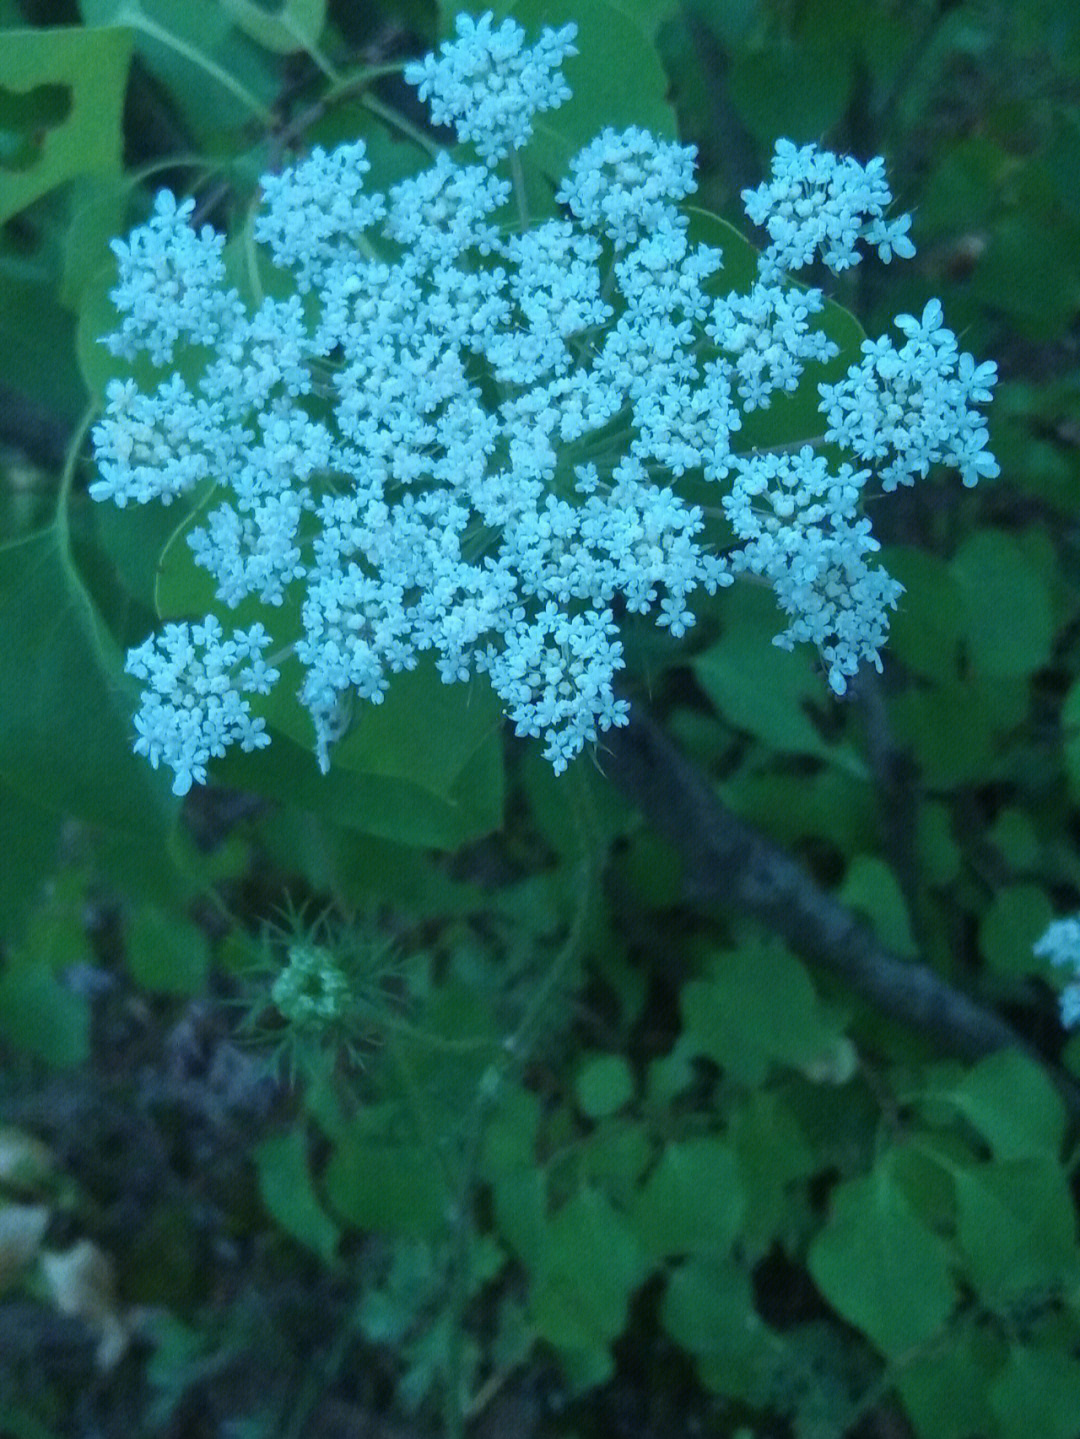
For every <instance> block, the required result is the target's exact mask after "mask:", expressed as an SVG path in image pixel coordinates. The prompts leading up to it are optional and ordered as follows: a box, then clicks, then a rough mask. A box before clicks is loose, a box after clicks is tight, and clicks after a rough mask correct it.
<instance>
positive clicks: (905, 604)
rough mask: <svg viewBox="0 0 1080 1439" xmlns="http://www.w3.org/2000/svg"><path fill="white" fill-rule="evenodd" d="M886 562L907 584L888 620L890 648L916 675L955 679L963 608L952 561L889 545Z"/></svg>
mask: <svg viewBox="0 0 1080 1439" xmlns="http://www.w3.org/2000/svg"><path fill="white" fill-rule="evenodd" d="M882 564H883V566H884V568H885V569H886V570H888V572H889V574H890V575H892V576H893V578H894V579H897V580H899V581H900V583H901V584H902V585H903V586H904V593H903V594H902V595H901V596H900V602H899V604H898V605H897V607H896V613H895V614H894V615H893V616H892V619H891V620H890V622H889V647H888V653H889V654H890V655H895V656H896V657H897V659H899V660H900V661H901V662H902V663H903V664H905V665H906V666H907V667H908V669H909V670H911V672H912V673H913V674H917V675H922V676H924V677H925V678H926V679H930V680H941V681H946V682H947V681H949V680H955V679H956V678H957V675H958V673H959V660H960V640H961V638H962V636H963V633H964V608H963V605H962V603H961V597H960V590H959V587H958V584H957V581H956V579H955V578H954V576H953V575H952V573H951V572H950V569H949V566H948V565H947V564H946V563H945V561H944V560H943V559H941V558H940V557H939V556H938V555H934V554H929V553H927V552H926V551H925V550H917V549H913V548H911V547H909V546H906V545H905V546H900V545H897V546H895V547H890V548H889V549H886V550H885V551H884V552H883V557H882Z"/></svg>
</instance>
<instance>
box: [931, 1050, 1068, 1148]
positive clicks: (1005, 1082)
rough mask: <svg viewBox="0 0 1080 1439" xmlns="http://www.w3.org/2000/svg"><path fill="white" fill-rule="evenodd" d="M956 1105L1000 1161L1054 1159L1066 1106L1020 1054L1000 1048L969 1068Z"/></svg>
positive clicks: (1042, 1072) (1040, 1070)
mask: <svg viewBox="0 0 1080 1439" xmlns="http://www.w3.org/2000/svg"><path fill="white" fill-rule="evenodd" d="M951 1097H952V1100H953V1103H954V1104H955V1105H956V1107H957V1109H958V1110H959V1111H960V1113H961V1114H963V1116H964V1117H965V1119H968V1120H969V1121H970V1122H971V1123H972V1124H973V1125H974V1126H975V1128H976V1129H977V1130H979V1132H980V1133H981V1134H982V1135H983V1137H984V1138H985V1139H986V1140H987V1142H988V1143H989V1145H990V1147H991V1149H992V1150H993V1152H994V1157H995V1158H996V1159H1028V1158H1031V1159H1037V1158H1044V1159H1051V1160H1053V1159H1056V1158H1058V1156H1059V1154H1060V1152H1061V1145H1062V1142H1063V1140H1064V1137H1065V1106H1064V1104H1063V1102H1062V1099H1061V1096H1060V1095H1059V1094H1058V1092H1057V1090H1056V1089H1055V1088H1054V1086H1053V1084H1052V1083H1051V1081H1050V1079H1049V1077H1048V1076H1047V1074H1046V1072H1045V1070H1044V1069H1043V1068H1042V1067H1041V1066H1040V1065H1038V1064H1036V1063H1035V1061H1034V1060H1033V1059H1030V1058H1029V1057H1028V1056H1027V1055H1026V1054H1022V1053H1021V1052H1020V1051H1019V1050H1017V1049H1002V1050H999V1051H998V1053H997V1054H991V1055H988V1056H987V1057H986V1058H985V1059H982V1060H980V1061H979V1063H978V1064H976V1065H975V1066H974V1068H972V1069H970V1070H969V1071H968V1073H967V1074H966V1075H965V1076H964V1078H963V1079H962V1080H961V1081H960V1082H959V1083H958V1084H957V1085H956V1087H955V1089H954V1090H953V1092H952V1096H951Z"/></svg>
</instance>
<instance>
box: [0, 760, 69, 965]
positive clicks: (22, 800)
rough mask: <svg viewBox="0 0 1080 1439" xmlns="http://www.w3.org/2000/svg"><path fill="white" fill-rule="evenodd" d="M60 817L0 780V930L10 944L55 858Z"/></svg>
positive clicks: (20, 927) (18, 932) (17, 933)
mask: <svg viewBox="0 0 1080 1439" xmlns="http://www.w3.org/2000/svg"><path fill="white" fill-rule="evenodd" d="M60 824H61V818H60V816H59V815H58V814H57V813H55V811H50V810H46V809H42V807H41V806H40V805H39V804H35V803H34V801H33V800H32V799H30V798H29V797H28V796H26V795H24V794H21V793H20V792H19V791H18V790H15V789H12V788H11V787H10V786H9V785H6V784H0V854H2V855H3V856H4V860H3V863H2V864H0V932H2V933H3V934H4V936H5V938H6V940H7V942H8V943H9V944H10V943H11V942H12V940H14V939H17V938H18V937H19V935H20V934H21V932H22V927H23V924H24V923H25V921H26V918H27V915H28V914H29V912H30V910H31V908H32V906H33V904H34V902H35V900H36V899H37V896H38V891H39V890H40V887H41V886H42V884H43V883H44V882H45V880H46V878H47V876H48V875H49V873H50V871H51V870H52V869H53V868H54V866H55V862H56V855H57V848H58V845H59V840H60Z"/></svg>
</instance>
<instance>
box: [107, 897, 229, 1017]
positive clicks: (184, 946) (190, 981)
mask: <svg viewBox="0 0 1080 1439" xmlns="http://www.w3.org/2000/svg"><path fill="white" fill-rule="evenodd" d="M124 938H125V948H126V958H127V967H128V972H129V973H130V975H131V977H132V979H134V981H135V983H136V984H138V985H140V986H141V987H142V988H143V989H146V990H149V991H150V993H151V994H182V995H194V994H200V993H201V992H202V990H203V988H204V986H205V984H206V975H207V971H208V970H209V968H210V946H209V943H208V941H207V938H206V935H205V934H204V933H203V931H202V930H201V929H200V928H199V927H198V925H196V924H192V923H191V921H190V920H187V919H183V918H182V917H180V916H178V915H175V914H168V913H166V912H165V911H164V910H160V909H158V908H156V907H155V906H154V905H152V904H141V905H139V907H138V909H137V910H136V911H135V913H134V914H133V915H132V917H131V920H130V921H129V923H128V925H127V927H126V929H125V932H124Z"/></svg>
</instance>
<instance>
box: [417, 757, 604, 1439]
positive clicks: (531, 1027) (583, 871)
mask: <svg viewBox="0 0 1080 1439" xmlns="http://www.w3.org/2000/svg"><path fill="white" fill-rule="evenodd" d="M581 765H582V762H581V760H578V761H577V762H576V763H572V764H571V765H570V767H569V769H568V770H567V773H566V778H565V780H564V781H563V783H565V784H566V786H567V789H568V791H569V800H570V806H571V810H572V813H573V816H574V822H575V827H576V829H577V833H578V840H579V853H580V865H579V873H580V878H579V882H578V886H577V902H576V905H575V910H574V918H573V920H572V922H571V925H570V931H569V933H568V934H567V936H566V940H565V942H564V943H563V946H562V948H561V949H560V950H559V953H558V954H557V955H556V956H555V959H554V961H553V962H552V964H551V966H550V968H549V969H548V972H547V974H546V975H545V976H544V979H543V982H542V983H541V984H540V985H539V987H538V988H537V990H536V992H535V993H534V995H533V997H532V999H531V1001H530V1002H529V1004H528V1006H527V1007H526V1009H525V1013H524V1014H523V1015H522V1018H521V1020H520V1022H519V1023H518V1027H517V1029H516V1030H515V1031H514V1033H513V1034H512V1035H511V1036H510V1038H509V1039H508V1040H507V1041H506V1042H505V1044H504V1045H503V1053H502V1056H501V1057H500V1059H499V1060H498V1061H497V1062H496V1063H495V1064H493V1065H492V1066H491V1068H490V1069H488V1070H487V1072H486V1073H485V1074H484V1076H483V1078H482V1079H481V1081H480V1085H479V1087H478V1089H477V1093H476V1098H475V1100H474V1102H473V1106H472V1114H471V1116H470V1127H469V1133H468V1137H467V1140H466V1147H465V1155H464V1163H463V1165H462V1176H461V1189H460V1193H459V1197H458V1204H457V1212H456V1214H455V1231H454V1254H453V1259H452V1269H451V1281H450V1299H449V1325H448V1335H449V1340H448V1344H449V1348H448V1353H447V1359H446V1390H445V1398H444V1412H443V1420H444V1427H445V1431H446V1439H464V1433H465V1422H466V1416H467V1414H468V1413H469V1412H470V1409H471V1406H469V1405H467V1404H466V1403H465V1402H464V1395H463V1394H462V1392H461V1391H462V1371H463V1368H464V1354H465V1311H466V1309H467V1307H468V1301H469V1280H470V1277H471V1274H472V1245H473V1222H474V1218H475V1215H474V1205H473V1190H474V1188H475V1184H476V1172H477V1169H478V1167H479V1163H480V1154H481V1150H482V1147H483V1142H484V1134H485V1132H486V1129H487V1122H488V1119H489V1118H490V1116H491V1114H492V1113H493V1112H494V1110H495V1109H496V1108H497V1107H498V1103H499V1094H500V1091H501V1089H502V1086H503V1084H504V1082H505V1080H506V1078H507V1076H508V1075H509V1073H510V1070H511V1069H512V1068H514V1067H520V1066H521V1065H522V1064H523V1063H524V1062H525V1061H526V1059H527V1057H528V1053H529V1050H530V1048H531V1046H532V1044H533V1042H534V1040H535V1038H536V1036H537V1035H538V1033H539V1031H540V1028H541V1025H542V1022H543V1017H544V1014H545V1012H546V1010H547V1007H548V1005H549V1003H550V1001H551V1000H552V998H553V997H554V995H555V994H556V992H557V991H558V990H559V988H560V987H561V986H562V984H563V983H564V982H565V979H566V976H567V974H568V973H569V971H570V969H571V968H572V967H573V965H574V963H575V961H576V960H577V959H578V957H579V956H580V954H581V950H582V947H583V943H584V939H585V935H586V932H587V930H588V925H589V918H590V915H591V914H592V901H593V895H594V893H595V886H596V883H597V880H598V878H599V870H600V844H599V838H600V836H599V831H598V827H597V824H596V811H595V806H594V803H593V798H592V792H591V790H590V788H589V780H588V775H587V772H586V771H584V770H583V769H582V767H581Z"/></svg>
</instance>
